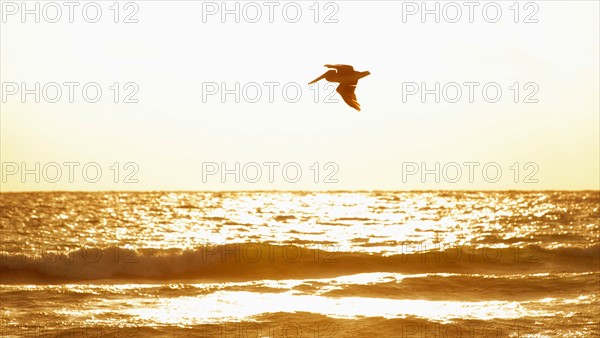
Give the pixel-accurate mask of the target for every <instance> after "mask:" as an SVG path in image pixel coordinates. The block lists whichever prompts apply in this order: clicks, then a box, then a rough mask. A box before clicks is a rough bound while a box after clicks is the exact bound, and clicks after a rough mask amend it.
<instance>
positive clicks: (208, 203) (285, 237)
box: [0, 191, 600, 337]
mask: <svg viewBox="0 0 600 338" xmlns="http://www.w3.org/2000/svg"><path fill="white" fill-rule="evenodd" d="M0 210H1V218H0V229H1V234H2V237H1V248H0V250H1V260H0V300H1V322H0V324H1V330H0V334H1V336H3V337H21V336H24V337H52V336H60V337H517V336H520V337H540V336H541V337H546V336H548V337H559V336H560V337H566V336H581V337H591V336H599V335H600V299H599V297H600V221H599V218H600V193H599V192H598V191H587V192H565V191H561V192H553V191H548V192H451V191H450V192H448V191H444V192H222V193H211V192H206V193H203V192H94V193H83V192H81V193H78V192H35V193H2V194H0Z"/></svg>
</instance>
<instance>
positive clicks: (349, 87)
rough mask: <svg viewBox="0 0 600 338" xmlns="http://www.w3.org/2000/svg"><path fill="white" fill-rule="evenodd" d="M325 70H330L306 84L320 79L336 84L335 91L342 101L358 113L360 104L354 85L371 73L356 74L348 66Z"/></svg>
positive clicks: (337, 66) (334, 66) (336, 66)
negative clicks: (337, 84)
mask: <svg viewBox="0 0 600 338" xmlns="http://www.w3.org/2000/svg"><path fill="white" fill-rule="evenodd" d="M325 67H327V68H332V69H330V70H328V71H326V72H325V73H324V74H323V75H321V76H319V77H318V78H316V79H314V80H312V81H311V82H309V83H308V84H312V83H315V82H317V81H319V80H321V79H325V80H327V81H329V82H338V83H339V84H340V85H339V86H338V87H337V88H336V91H337V92H338V93H339V94H340V95H341V96H342V99H344V101H345V102H346V103H347V104H348V105H349V106H350V107H352V108H354V109H356V110H358V111H360V104H359V103H358V101H357V100H356V94H355V93H354V90H355V89H356V84H357V83H358V80H360V79H362V78H363V77H365V76H367V75H370V74H371V72H368V71H367V72H357V71H355V70H354V68H353V67H352V66H349V65H325Z"/></svg>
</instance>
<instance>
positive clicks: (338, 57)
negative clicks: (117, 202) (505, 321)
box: [0, 1, 600, 191]
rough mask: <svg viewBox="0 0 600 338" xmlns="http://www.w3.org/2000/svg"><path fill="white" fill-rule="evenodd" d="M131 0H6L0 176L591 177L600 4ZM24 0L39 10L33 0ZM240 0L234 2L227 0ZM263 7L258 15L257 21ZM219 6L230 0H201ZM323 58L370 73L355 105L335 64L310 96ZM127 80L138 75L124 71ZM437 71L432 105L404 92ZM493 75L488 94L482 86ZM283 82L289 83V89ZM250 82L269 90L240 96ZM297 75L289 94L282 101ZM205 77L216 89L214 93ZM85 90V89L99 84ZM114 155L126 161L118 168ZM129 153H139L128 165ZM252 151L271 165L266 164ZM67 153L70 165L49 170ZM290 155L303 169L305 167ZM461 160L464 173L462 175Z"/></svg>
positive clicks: (309, 185)
mask: <svg viewBox="0 0 600 338" xmlns="http://www.w3.org/2000/svg"><path fill="white" fill-rule="evenodd" d="M131 3H132V5H129V7H125V5H124V3H121V6H120V8H119V16H118V17H117V18H116V19H117V21H119V22H118V23H115V22H114V20H115V8H113V9H111V8H109V7H110V6H112V4H113V2H112V1H110V2H97V4H98V6H99V7H100V8H101V10H102V15H101V17H99V20H98V22H96V23H88V22H86V21H85V19H86V18H87V19H93V17H94V16H95V10H96V9H95V7H94V6H95V5H93V4H92V5H88V6H87V7H86V10H87V13H88V16H87V17H84V16H82V14H81V11H82V8H83V7H84V5H86V2H81V3H78V4H79V6H76V7H74V14H73V20H74V22H73V23H70V22H69V15H68V7H66V6H64V4H63V3H62V2H58V4H60V6H61V8H62V17H61V18H60V19H59V20H58V22H57V23H49V22H47V21H46V19H50V20H52V19H53V18H54V17H55V16H56V15H55V14H56V8H53V7H47V8H45V9H44V8H43V5H45V4H46V3H41V5H42V6H41V7H42V8H41V9H40V11H41V14H42V17H41V18H40V21H41V22H40V23H35V17H34V15H32V14H29V15H27V16H26V17H25V19H26V22H25V23H22V22H21V16H20V14H21V13H20V9H19V8H18V7H16V8H15V7H14V5H12V4H17V6H20V2H16V3H15V2H7V1H2V23H1V29H0V31H1V33H0V38H1V52H0V54H1V55H0V56H1V61H0V65H1V72H0V73H1V82H2V100H3V101H2V102H1V103H0V104H1V148H0V149H1V156H2V158H1V161H2V170H3V172H2V180H3V181H2V191H22V190H254V189H260V190H270V189H285V190H299V189H316V190H347V189H367V190H369V189H379V190H388V189H389V190H392V189H393V190H403V189H528V190H529V189H531V190H535V189H598V188H599V184H600V183H599V172H600V168H599V153H600V150H599V128H600V127H599V125H600V121H599V115H600V114H599V112H600V108H599V94H598V93H599V77H600V74H599V67H598V60H599V59H600V57H599V42H598V41H599V33H598V26H599V18H598V15H599V4H598V2H596V1H538V2H532V3H533V4H534V5H535V6H534V5H530V6H529V7H526V6H525V3H524V2H521V3H520V6H519V15H518V17H517V21H519V22H518V23H515V22H514V21H515V12H516V8H514V7H513V8H512V9H511V8H510V7H511V6H513V3H514V2H512V1H509V2H495V3H493V4H491V5H487V7H486V8H487V13H488V16H487V17H484V16H483V15H482V8H483V7H484V5H486V4H488V2H478V3H477V4H478V6H476V7H474V15H473V21H474V22H472V23H471V22H469V13H468V9H469V8H468V7H466V6H465V5H464V3H462V2H457V3H458V4H459V6H460V8H461V9H462V17H461V18H460V20H458V22H457V23H450V22H448V20H452V18H454V17H455V14H456V12H455V10H456V8H455V7H446V8H445V12H444V7H443V6H444V5H446V4H447V3H446V2H440V3H439V4H440V8H441V11H442V12H441V14H444V13H445V14H446V15H445V16H444V15H442V17H441V18H440V23H436V22H435V18H434V15H433V14H430V15H428V16H426V17H425V19H426V22H424V23H423V22H421V21H422V20H421V17H420V13H416V14H414V15H408V14H409V12H410V11H411V10H413V9H414V8H413V7H411V6H412V4H408V3H404V4H403V3H402V2H391V1H377V2H375V1H368V2H367V1H351V2H350V1H345V2H330V3H329V5H326V2H320V3H319V4H318V5H317V6H318V7H319V16H318V17H317V18H316V19H317V21H319V22H318V23H315V22H314V21H315V14H316V13H315V10H316V7H315V5H314V2H312V1H310V2H295V3H291V4H290V3H287V2H274V5H268V4H265V3H264V2H256V3H253V5H249V6H248V5H247V3H240V4H241V6H240V10H241V17H240V23H236V22H235V17H234V14H228V15H227V16H226V17H225V21H226V22H222V18H221V16H220V14H221V13H220V9H219V8H218V6H219V4H220V2H218V3H205V4H204V5H203V3H202V2H197V1H137V2H131ZM419 3H420V2H419ZM213 4H216V5H217V8H216V9H215V7H214V6H213ZM254 4H255V5H254ZM286 4H287V6H286ZM428 4H429V8H433V7H434V5H435V3H434V2H430V3H428ZM496 4H497V6H498V7H500V9H501V10H502V13H501V16H500V17H499V18H498V21H497V22H495V23H490V22H487V21H486V19H488V21H494V20H493V19H494V16H495V13H494V12H495V11H496V7H497V6H496ZM28 5H29V6H30V8H33V6H34V2H28ZM244 5H246V7H244ZM417 5H418V3H417ZM234 6H235V3H234V2H229V3H228V8H229V9H233V8H234ZM268 6H272V7H268ZM284 6H285V8H286V11H287V16H286V15H283V14H282V10H283V8H284ZM136 7H137V8H136ZM298 7H299V8H300V9H301V10H302V13H301V15H300V16H299V17H298V19H297V20H298V21H297V22H295V23H293V22H287V21H294V20H295V19H294V17H295V16H296V13H295V12H296V10H297V8H298ZM256 8H260V9H261V10H262V17H261V18H260V19H258V22H257V23H251V22H248V21H252V20H253V19H254V18H255V16H256ZM269 8H273V12H274V13H273V21H274V22H273V23H271V22H269V13H268V10H269ZM311 8H312V9H311ZM203 9H204V10H205V11H204V12H203ZM16 10H18V11H19V12H16V14H14V15H13V14H12V13H14V12H15V11H16ZM136 10H137V12H136V13H135V14H134V15H133V16H131V17H130V18H129V19H136V20H138V22H137V23H124V22H122V21H124V20H125V17H126V16H127V15H128V14H130V13H132V12H134V11H136ZM214 10H219V12H217V13H216V14H214V15H210V13H212V12H210V11H213V12H214ZM334 11H337V12H336V13H335V14H333V15H332V16H330V17H329V19H330V20H337V21H338V22H337V23H335V22H332V23H325V22H323V21H325V19H326V17H327V16H328V15H329V14H331V13H333V12H334ZM534 12H535V14H532V13H534ZM43 14H45V15H43ZM203 14H204V16H203ZM403 14H405V15H407V16H406V18H404V19H405V20H403ZM286 20H287V21H286ZM524 20H529V21H531V20H537V21H539V22H537V23H524V22H523V21H524ZM91 21H93V20H91ZM203 21H206V22H203ZM403 21H406V22H403ZM326 63H341V64H350V65H353V66H354V67H355V68H356V69H357V70H360V71H364V70H368V71H370V72H371V75H370V76H368V77H365V78H363V79H362V80H360V81H359V84H358V88H357V91H356V94H357V97H358V101H359V102H360V104H361V106H362V108H363V109H362V111H361V112H357V111H355V110H353V109H352V108H350V107H348V106H347V105H345V103H344V102H343V101H342V100H341V99H339V96H337V94H336V95H334V96H332V97H333V98H334V99H338V101H339V102H338V103H327V102H324V101H326V96H328V93H332V92H333V87H327V86H326V82H324V81H322V82H319V84H320V87H319V89H320V90H319V94H320V95H319V97H318V100H317V101H318V102H316V103H315V102H314V101H315V100H314V94H315V92H314V87H313V89H311V87H309V86H308V85H307V83H308V82H309V81H311V80H313V79H314V78H316V77H317V76H319V75H321V74H322V73H323V72H324V71H325V68H324V67H323V65H324V64H326ZM23 82H24V83H26V86H27V88H28V89H32V88H34V85H35V83H36V82H39V83H40V95H41V97H40V102H39V103H36V102H35V97H34V94H28V95H27V96H26V97H25V99H26V102H25V103H22V102H21V95H20V94H21V90H22V89H24V88H19V87H22V86H21V83H23ZM69 82H78V83H79V84H80V85H79V86H75V87H73V88H74V97H73V101H74V102H73V103H71V102H69V92H68V91H69V87H68V85H64V83H69ZM115 82H118V83H119V86H118V87H119V88H120V90H119V98H118V101H119V102H118V103H115V102H114V93H115V90H114V89H115V88H116V87H112V88H113V89H111V86H113V84H114V83H115ZM129 82H131V83H134V84H130V85H129V86H127V87H126V86H125V84H126V83H129ZM236 82H237V83H239V86H240V92H239V94H240V102H239V103H237V102H235V95H234V94H232V93H230V94H227V95H226V96H225V102H221V101H222V99H221V90H220V88H218V87H219V86H220V85H221V83H224V84H225V86H226V88H228V89H230V90H231V91H230V92H233V90H232V89H234V88H235V83H236ZM273 82H274V83H279V85H277V86H275V85H273V87H272V88H273V101H274V102H269V88H270V87H269V85H265V83H273ZM436 82H438V83H440V94H443V93H442V92H443V90H442V88H443V87H444V86H445V85H446V89H447V91H446V96H445V97H444V96H441V97H440V102H439V103H436V102H434V101H435V98H434V94H428V95H427V96H426V97H425V99H426V100H425V102H421V101H422V100H421V97H420V92H419V93H417V94H415V95H407V90H409V89H414V87H411V86H412V85H411V84H410V83H417V84H421V83H425V85H426V88H428V89H433V88H434V86H435V83H436ZM465 82H467V83H471V82H477V83H479V84H480V85H479V86H475V87H473V88H474V97H473V99H474V102H469V87H468V86H466V85H464V83H465ZM48 83H57V84H58V85H59V87H60V88H61V90H62V96H61V98H60V100H58V102H56V103H51V102H48V101H49V100H46V98H48V99H50V101H51V100H52V98H54V97H55V96H56V95H55V93H56V88H55V87H54V86H52V85H47V84H48ZM86 83H97V84H98V86H99V87H100V88H101V90H102V95H101V97H100V98H99V100H98V102H96V103H88V102H86V101H85V98H84V97H83V95H82V94H81V91H82V87H83V86H84V85H85V84H86ZM449 83H451V85H447V84H449ZM452 83H455V84H458V86H459V88H461V90H462V97H461V98H460V99H459V100H458V102H455V103H451V102H448V101H451V100H452V98H454V97H455V96H456V94H455V93H456V92H455V90H456V86H455V85H452ZM488 83H491V84H492V85H490V86H491V89H489V88H488V96H487V97H484V96H483V95H482V87H483V86H484V85H485V84H488ZM514 83H518V86H517V87H515V86H514ZM14 84H17V86H16V87H15V85H14ZM214 84H216V87H215V85H214ZM286 84H287V86H285V87H286V88H287V96H285V94H284V93H283V92H282V88H283V87H284V85H286ZM526 84H528V85H526ZM45 85H46V93H45V94H46V95H45V96H44V95H43V94H44V93H43V92H44V90H43V87H44V86H45ZM490 86H488V87H490ZM257 87H258V88H260V89H261V91H262V96H261V97H260V98H258V99H257V102H255V103H252V102H249V101H253V99H254V98H255V96H256V89H257ZM495 87H500V89H501V90H502V94H501V96H500V97H499V98H498V101H497V102H495V103H490V102H486V98H491V99H493V98H494V96H496V95H495ZM136 88H137V89H138V91H137V93H135V95H133V97H132V98H133V99H136V100H138V101H139V102H138V103H124V102H123V101H124V99H125V96H126V95H127V94H129V93H132V92H133V91H134V90H135V89H136ZM243 88H246V90H245V92H244V90H243ZM298 88H300V89H301V94H300V96H299V97H298V98H297V102H288V101H294V100H293V99H294V98H295V96H296V90H297V89H298ZM511 88H512V89H511ZM516 88H519V97H518V103H515V102H514V100H515V97H514V96H515V92H516ZM88 89H89V88H88ZM207 90H219V91H218V92H217V93H216V94H214V95H208V94H209V93H211V92H207ZM15 91H18V92H15ZM13 93H15V94H13ZM94 93H95V89H94V87H93V86H92V87H91V89H89V90H88V94H89V97H90V98H93V97H94V96H95V94H94ZM203 93H204V94H205V95H204V96H205V97H203ZM403 94H405V96H406V95H407V96H406V99H405V100H404V101H406V102H403ZM529 94H533V95H532V96H530V97H529V98H527V96H528V95H529ZM445 98H446V99H448V100H446V99H445ZM525 100H530V101H531V100H537V101H538V102H537V103H525V102H524V101H525ZM203 101H205V102H203ZM36 162H37V163H39V173H40V177H39V180H40V182H39V183H37V182H35V179H36V177H35V175H34V174H28V175H26V176H25V182H24V183H23V182H22V177H21V171H22V169H29V170H31V171H35V169H34V168H35V165H36ZM65 162H77V163H79V165H78V166H75V165H65V164H64V163H65ZM115 162H118V163H119V165H118V166H119V167H120V170H119V173H118V176H116V177H115V173H116V170H115V169H116V166H114V165H113V164H114V163H115ZM129 162H132V163H135V164H133V165H129V166H125V164H126V163H129ZM222 162H225V163H226V165H227V169H233V168H234V167H235V163H236V162H238V163H240V170H239V172H240V182H239V183H236V182H235V175H234V174H228V175H227V176H225V182H222V178H221V176H220V168H218V167H215V166H214V165H213V164H214V163H217V164H219V165H220V164H221V163H222ZM264 162H278V163H279V164H280V165H279V166H275V165H272V166H271V165H265V164H264ZM315 162H317V163H318V164H319V165H318V167H319V177H318V178H317V181H318V183H315V182H314V180H315V171H316V170H315V168H316V167H315V166H313V165H314V163H315ZM329 162H331V163H333V164H330V165H328V166H326V163H329ZM436 162H438V163H439V166H440V167H439V168H440V177H439V183H438V182H436V181H435V175H434V174H428V175H427V176H425V180H424V181H423V178H422V177H421V175H420V173H421V169H422V168H420V166H421V163H425V164H426V166H427V168H426V169H434V168H435V163H436ZM465 162H477V163H479V165H478V166H477V165H475V164H468V165H465V164H464V163H465ZM515 162H517V163H518V166H515V165H514V163H515ZM21 163H25V166H26V168H22V167H21ZM203 163H204V165H203ZM252 163H256V164H257V165H258V166H259V167H260V168H261V170H262V176H261V177H260V178H258V179H256V178H255V176H256V165H254V164H252ZM86 164H87V166H86V170H87V176H85V177H84V175H83V174H82V168H83V167H84V165H86ZM286 164H287V166H286V169H287V170H288V171H287V176H284V175H283V174H282V168H283V167H284V165H286ZM57 166H58V168H60V169H61V171H62V176H60V177H56V178H55V176H56V169H57ZM484 166H485V168H486V170H487V176H486V175H484V174H483V173H482V168H483V167H484ZM96 167H100V168H101V170H102V175H101V176H99V177H98V178H97V180H98V181H97V182H95V183H90V182H87V181H86V179H87V180H88V181H94V180H95V176H96V174H95V170H96ZM244 167H245V168H246V171H244V170H243V168H244ZM296 167H300V168H301V169H302V174H301V176H298V177H296V172H295V171H296ZM457 167H459V168H460V169H461V171H462V176H456V172H457V171H456V168H457ZM517 167H518V168H519V170H518V174H519V175H518V177H515V174H516V172H517V170H516V169H517ZM44 168H45V169H44ZM69 168H73V177H72V181H73V182H70V179H69ZM111 168H112V169H111ZM270 168H273V177H272V178H273V182H270V181H269V169H270ZM311 168H312V169H311ZM470 168H472V169H473V177H472V180H470V178H469V169H470ZM497 168H500V169H501V170H502V173H501V175H499V176H497V175H496V170H497ZM511 168H512V169H511ZM135 169H137V172H136V173H135V174H134V175H133V176H132V177H130V179H137V180H138V183H124V182H123V181H124V180H126V178H125V176H127V174H128V173H131V172H133V171H135ZM211 170H212V171H211ZM216 170H219V172H218V173H216V174H213V175H208V173H213V172H215V171H216ZM336 170H337V172H335V174H334V175H333V176H331V177H330V178H329V180H337V183H326V182H325V181H326V179H325V176H327V174H330V173H333V172H334V171H336ZM417 170H418V172H417ZM13 173H14V174H13ZM203 174H205V175H203ZM409 174H412V175H409ZM444 174H445V175H444ZM203 176H204V177H203ZM115 178H116V180H117V181H118V183H115V182H114V180H115ZM295 178H296V179H297V180H298V181H297V182H295V183H292V182H288V181H294V179H295ZM286 179H287V180H286ZM254 180H257V182H256V183H252V181H254ZM515 180H516V181H517V183H515ZM52 181H57V182H56V183H53V182H52ZM454 181H456V182H454ZM488 181H489V182H488ZM526 182H529V183H526Z"/></svg>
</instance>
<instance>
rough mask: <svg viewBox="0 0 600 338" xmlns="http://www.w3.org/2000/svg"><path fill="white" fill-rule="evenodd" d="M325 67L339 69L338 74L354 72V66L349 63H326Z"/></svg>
mask: <svg viewBox="0 0 600 338" xmlns="http://www.w3.org/2000/svg"><path fill="white" fill-rule="evenodd" d="M325 67H327V68H333V69H335V70H337V72H338V74H343V73H352V72H354V67H352V66H349V65H325Z"/></svg>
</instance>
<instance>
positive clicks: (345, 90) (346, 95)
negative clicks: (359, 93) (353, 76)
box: [336, 84, 360, 111]
mask: <svg viewBox="0 0 600 338" xmlns="http://www.w3.org/2000/svg"><path fill="white" fill-rule="evenodd" d="M355 89H356V86H355V85H346V84H340V85H339V86H338V87H337V89H336V91H337V92H338V93H339V94H340V95H341V96H342V99H344V102H346V103H347V104H348V105H349V106H350V107H352V108H354V109H356V110H358V111H360V104H359V103H358V101H357V100H356V94H355V93H354V90H355Z"/></svg>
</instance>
